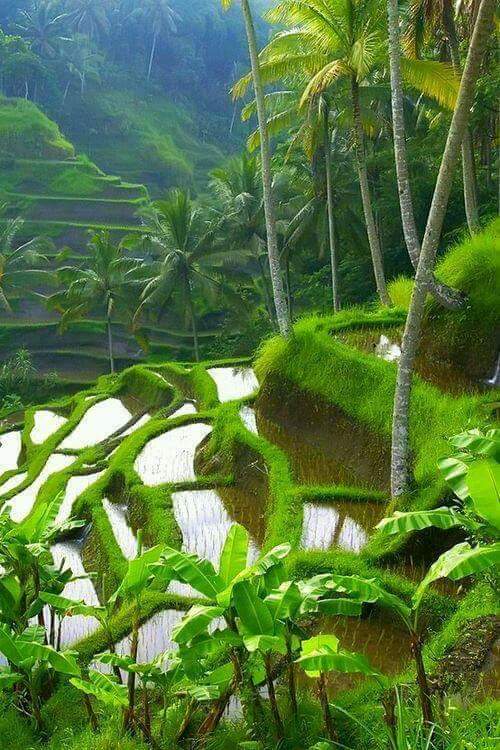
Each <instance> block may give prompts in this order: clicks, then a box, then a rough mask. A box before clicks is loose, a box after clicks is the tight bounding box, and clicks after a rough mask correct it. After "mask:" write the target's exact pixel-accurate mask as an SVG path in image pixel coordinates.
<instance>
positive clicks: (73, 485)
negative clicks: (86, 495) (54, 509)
mask: <svg viewBox="0 0 500 750" xmlns="http://www.w3.org/2000/svg"><path fill="white" fill-rule="evenodd" d="M102 474H103V472H102V471H101V472H97V473H95V474H84V475H83V476H74V477H71V478H70V479H69V481H68V484H67V485H66V491H65V493H64V500H63V502H62V504H61V507H60V508H59V512H58V514H57V517H56V523H63V522H64V521H67V520H68V518H69V517H70V516H71V513H72V510H73V503H74V502H75V500H76V499H77V498H78V497H80V495H81V494H82V492H85V490H86V489H88V488H89V487H90V486H91V485H93V484H95V482H97V480H98V479H100V477H101V476H102Z"/></svg>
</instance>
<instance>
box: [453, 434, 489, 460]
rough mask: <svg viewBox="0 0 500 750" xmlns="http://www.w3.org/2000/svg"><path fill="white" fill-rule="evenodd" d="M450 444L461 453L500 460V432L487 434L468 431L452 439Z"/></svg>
mask: <svg viewBox="0 0 500 750" xmlns="http://www.w3.org/2000/svg"><path fill="white" fill-rule="evenodd" d="M450 443H451V444H452V445H453V446H454V447H455V448H458V449H459V450H461V451H468V452H470V453H474V454H476V455H480V456H492V457H494V458H496V459H497V460H499V459H500V430H499V429H495V428H493V429H491V430H488V431H487V432H486V433H485V434H483V433H482V432H480V430H477V429H476V430H467V431H466V432H461V433H460V434H459V435H454V436H453V437H452V438H450Z"/></svg>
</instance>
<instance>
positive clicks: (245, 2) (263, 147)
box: [221, 0, 291, 336]
mask: <svg viewBox="0 0 500 750" xmlns="http://www.w3.org/2000/svg"><path fill="white" fill-rule="evenodd" d="M221 1H222V7H223V8H224V9H228V8H230V7H231V5H232V4H233V0H221ZM241 7H242V10H243V17H244V20H245V30H246V35H247V41H248V50H249V53H250V63H251V68H252V81H253V87H254V91H255V101H256V104H257V118H258V122H259V132H260V154H261V161H262V188H263V194H264V213H265V217H266V232H267V252H268V257H269V269H270V273H271V283H272V287H273V297H274V306H275V309H276V318H277V320H278V327H279V330H280V332H281V334H282V335H283V336H289V335H290V332H291V321H290V312H289V310H288V305H287V302H286V297H285V289H284V286H283V278H282V274H281V264H280V257H279V250H278V233H277V229H276V214H275V206H274V198H273V188H272V176H271V146H270V142H269V133H268V130H267V117H266V106H265V100H264V86H263V83H262V76H261V72H260V64H259V52H258V48H257V35H256V33H255V26H254V22H253V17H252V12H251V9H250V3H249V0H241Z"/></svg>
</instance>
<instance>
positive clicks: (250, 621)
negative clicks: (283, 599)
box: [233, 581, 274, 635]
mask: <svg viewBox="0 0 500 750" xmlns="http://www.w3.org/2000/svg"><path fill="white" fill-rule="evenodd" d="M233 603H234V607H235V609H236V611H237V613H238V616H239V618H240V621H241V624H242V626H243V629H244V631H245V635H274V620H273V616H272V614H271V611H270V609H269V607H268V606H267V605H266V604H265V603H264V602H263V601H262V599H259V597H258V596H257V594H256V592H255V589H254V588H253V586H252V584H251V582H250V581H240V582H239V583H237V584H236V585H235V586H234V589H233Z"/></svg>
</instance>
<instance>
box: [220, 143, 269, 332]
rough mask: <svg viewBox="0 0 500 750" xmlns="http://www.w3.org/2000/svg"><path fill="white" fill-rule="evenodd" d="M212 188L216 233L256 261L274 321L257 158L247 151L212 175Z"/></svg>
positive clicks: (264, 295)
mask: <svg viewBox="0 0 500 750" xmlns="http://www.w3.org/2000/svg"><path fill="white" fill-rule="evenodd" d="M211 178H212V179H211V181H210V187H211V189H212V190H213V191H214V193H215V195H216V196H217V199H218V203H219V204H220V205H219V206H218V207H217V213H218V215H219V220H218V222H217V229H216V232H217V233H218V234H222V235H223V236H224V242H226V241H227V238H228V237H229V238H230V242H231V246H232V247H234V248H237V249H238V251H239V252H240V253H242V252H243V253H244V254H247V255H248V257H249V259H252V260H254V261H255V262H256V265H257V272H258V276H259V277H260V282H261V287H262V294H263V297H264V302H265V305H266V309H267V313H268V315H269V318H270V320H271V322H272V321H273V320H274V313H273V302H272V293H271V291H270V289H269V281H268V273H267V262H266V261H267V248H266V225H265V216H264V203H263V199H262V180H261V175H260V168H259V164H258V162H257V159H255V158H253V157H252V156H249V155H248V154H247V153H246V152H243V154H242V155H241V157H234V158H233V159H230V160H229V161H228V162H227V163H226V164H225V165H224V166H223V167H218V168H217V169H214V170H213V171H212V173H211Z"/></svg>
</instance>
